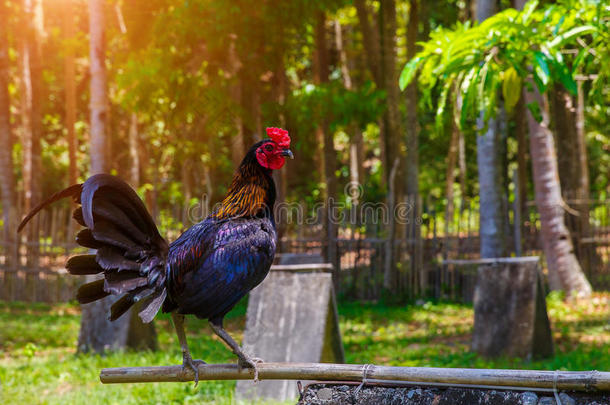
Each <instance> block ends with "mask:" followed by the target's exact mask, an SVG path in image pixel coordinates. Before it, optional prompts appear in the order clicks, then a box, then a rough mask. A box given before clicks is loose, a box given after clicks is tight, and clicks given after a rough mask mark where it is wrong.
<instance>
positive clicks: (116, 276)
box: [104, 271, 148, 295]
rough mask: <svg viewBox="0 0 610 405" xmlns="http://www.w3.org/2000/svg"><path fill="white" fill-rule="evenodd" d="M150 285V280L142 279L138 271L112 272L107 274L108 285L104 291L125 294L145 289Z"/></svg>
mask: <svg viewBox="0 0 610 405" xmlns="http://www.w3.org/2000/svg"><path fill="white" fill-rule="evenodd" d="M147 284H148V279H147V278H146V277H142V276H141V274H140V273H139V272H137V271H121V272H110V273H108V274H106V284H104V290H106V291H107V292H109V293H110V294H115V295H118V294H124V293H127V292H130V291H133V290H135V289H136V288H139V287H144V286H145V285H147Z"/></svg>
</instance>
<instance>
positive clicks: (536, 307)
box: [472, 257, 553, 359]
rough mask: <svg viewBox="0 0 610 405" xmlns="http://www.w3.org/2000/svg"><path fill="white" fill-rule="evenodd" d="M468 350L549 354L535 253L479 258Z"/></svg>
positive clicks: (492, 354) (486, 353)
mask: <svg viewBox="0 0 610 405" xmlns="http://www.w3.org/2000/svg"><path fill="white" fill-rule="evenodd" d="M479 262H480V264H481V266H480V267H479V269H478V273H477V285H476V287H475V294H474V333H473V335H472V350H473V351H475V352H477V353H479V354H482V355H484V356H488V357H497V356H511V357H515V356H517V357H523V358H526V359H530V358H532V357H535V358H541V357H548V356H552V355H553V340H552V336H551V327H550V323H549V318H548V316H547V312H546V302H545V299H544V293H543V288H542V281H541V277H540V265H539V258H538V257H521V258H498V259H487V260H481V261H479Z"/></svg>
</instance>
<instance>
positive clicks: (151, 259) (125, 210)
mask: <svg viewBox="0 0 610 405" xmlns="http://www.w3.org/2000/svg"><path fill="white" fill-rule="evenodd" d="M65 197H73V198H74V200H75V201H76V202H78V203H80V204H81V206H80V207H78V208H76V209H75V210H74V212H73V213H72V217H73V218H74V220H75V221H76V222H78V223H79V224H81V225H83V226H85V227H86V228H85V229H83V230H81V231H80V232H79V233H78V234H77V236H76V241H77V242H78V244H79V245H81V246H84V247H87V248H90V249H97V253H96V255H79V256H75V257H72V258H70V259H69V260H68V262H67V263H66V268H67V269H68V271H69V272H70V273H71V274H80V275H83V274H97V273H103V274H104V279H100V280H97V281H94V282H91V283H87V284H84V285H82V286H81V287H80V288H79V289H78V292H77V294H76V298H77V299H78V301H79V302H80V303H82V304H86V303H90V302H93V301H96V300H99V299H102V298H104V297H106V296H108V295H110V294H124V295H123V297H121V298H120V299H119V300H118V301H117V302H115V304H114V305H113V306H112V309H111V314H110V319H111V320H115V319H117V318H119V317H120V316H121V315H123V314H124V313H125V312H127V311H128V310H129V308H130V307H131V306H132V305H133V304H135V303H136V302H138V301H140V300H145V301H146V302H145V304H144V305H143V309H142V311H141V312H140V317H141V318H142V319H143V320H144V319H146V321H145V322H150V321H151V320H152V319H153V318H154V316H155V315H156V313H157V312H158V310H159V308H160V307H161V305H162V304H163V301H164V300H165V297H166V296H167V292H166V288H165V277H166V275H165V260H166V257H167V252H168V250H169V245H168V243H167V242H166V241H165V239H163V238H162V237H161V235H159V231H158V230H157V227H156V225H155V223H154V221H153V219H152V217H151V216H150V214H149V213H148V211H147V210H146V206H145V205H144V203H143V202H142V200H141V199H140V198H139V197H138V195H137V194H136V192H135V191H134V190H133V189H132V188H131V187H130V186H129V185H128V184H127V183H125V182H123V181H122V180H120V179H119V178H117V177H114V176H110V175H107V174H98V175H95V176H92V177H90V178H89V179H87V181H86V182H85V183H83V184H77V185H74V186H71V187H68V188H67V189H65V190H62V191H60V192H58V193H56V194H54V195H53V196H51V197H50V198H48V199H47V200H45V201H43V202H42V203H41V204H39V205H38V206H37V207H36V208H34V209H33V210H32V212H30V213H29V214H28V215H27V216H26V217H25V218H24V219H23V221H22V223H21V224H20V226H19V230H21V229H22V228H23V227H24V226H25V224H26V223H27V222H28V221H29V220H30V219H31V218H32V217H33V216H34V215H36V213H38V212H39V211H40V210H41V209H43V208H44V207H46V206H47V205H49V204H51V203H53V202H55V201H57V200H60V199H62V198H65Z"/></svg>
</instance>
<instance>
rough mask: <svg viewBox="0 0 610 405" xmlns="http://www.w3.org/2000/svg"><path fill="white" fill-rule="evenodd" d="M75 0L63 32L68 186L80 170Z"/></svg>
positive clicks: (67, 2) (67, 11)
mask: <svg viewBox="0 0 610 405" xmlns="http://www.w3.org/2000/svg"><path fill="white" fill-rule="evenodd" d="M72 1H73V0H65V4H64V16H63V31H64V39H65V41H66V42H65V45H64V48H65V50H66V56H65V59H64V86H65V89H66V96H65V97H66V98H65V109H66V120H65V122H66V124H65V125H66V129H67V130H68V160H69V161H70V163H69V164H70V166H69V169H68V184H76V183H77V182H78V169H77V166H76V148H77V142H76V133H75V131H74V129H75V128H74V124H75V123H76V73H75V69H76V67H75V64H74V46H73V44H72V41H74V25H75V22H74V18H73V16H74V6H73V3H72Z"/></svg>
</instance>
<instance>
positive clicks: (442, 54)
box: [400, 0, 610, 127]
mask: <svg viewBox="0 0 610 405" xmlns="http://www.w3.org/2000/svg"><path fill="white" fill-rule="evenodd" d="M609 16H610V10H609V9H608V8H607V7H599V4H598V3H596V2H591V1H588V0H581V1H571V0H566V1H562V2H559V3H558V4H552V5H548V6H547V7H546V8H538V2H537V1H531V2H529V3H528V4H527V5H526V7H525V8H524V10H523V11H522V12H517V11H516V10H514V9H507V10H504V11H502V12H500V13H498V14H496V15H494V16H492V17H490V18H488V19H487V20H485V21H484V22H483V23H481V24H479V25H475V26H473V27H470V26H469V25H468V24H458V25H457V26H456V27H455V28H454V29H443V28H439V29H437V30H436V31H435V32H433V33H432V34H431V36H430V40H429V41H427V42H424V43H423V44H422V50H421V51H420V52H419V53H418V54H417V55H416V56H415V57H414V58H413V59H412V60H411V61H409V62H408V63H407V64H406V66H405V68H404V69H403V71H402V74H401V80H400V86H401V88H403V89H404V88H405V87H406V86H407V85H408V84H409V83H410V82H411V81H412V80H413V79H414V78H415V75H416V73H417V72H419V76H418V77H419V79H418V80H419V84H420V87H421V88H422V90H423V94H424V97H425V98H426V100H427V102H428V103H431V102H432V95H433V94H434V93H433V91H434V90H435V89H436V88H437V87H440V88H441V89H442V90H440V92H439V94H440V95H439V96H438V98H437V100H436V103H437V108H436V114H437V116H438V115H443V114H445V113H446V110H445V108H444V105H445V103H446V99H447V97H448V94H449V93H450V92H452V91H453V89H454V88H455V89H459V90H458V91H459V97H460V98H461V104H462V108H461V109H458V110H459V111H460V113H459V117H456V118H457V119H458V120H459V122H460V125H461V126H462V127H464V126H465V124H466V123H467V120H468V118H473V117H476V116H478V114H479V112H480V111H485V113H486V115H487V117H486V118H488V116H489V114H493V113H495V105H496V103H497V100H496V98H497V94H498V90H500V89H501V90H502V95H503V97H504V101H505V105H506V107H507V109H508V110H511V109H512V108H513V107H514V106H515V105H516V103H517V102H518V100H519V97H520V93H521V84H522V82H524V81H527V80H533V81H534V83H535V85H536V86H537V87H538V89H539V90H540V91H541V92H545V91H546V90H547V89H548V87H549V86H550V84H551V83H561V84H562V85H563V86H564V87H565V88H566V89H567V90H568V91H570V92H571V93H572V94H576V90H577V89H576V82H575V80H574V75H575V73H576V71H577V70H578V69H581V66H580V65H581V64H582V63H584V62H583V61H584V60H589V59H591V58H590V57H589V56H585V55H584V53H581V52H578V53H576V54H574V53H566V50H567V49H573V48H574V47H577V46H578V47H581V50H583V49H582V48H585V47H592V48H594V47H598V48H600V50H601V47H602V46H603V45H602V42H603V38H607V31H608V28H607V24H605V22H604V21H606V20H607V19H608V18H609ZM598 59H599V57H598ZM457 95H458V94H454V96H457ZM439 120H440V119H437V121H439Z"/></svg>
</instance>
